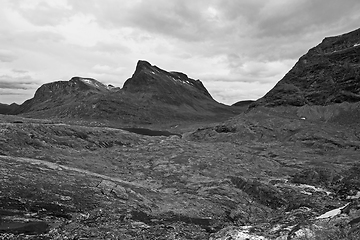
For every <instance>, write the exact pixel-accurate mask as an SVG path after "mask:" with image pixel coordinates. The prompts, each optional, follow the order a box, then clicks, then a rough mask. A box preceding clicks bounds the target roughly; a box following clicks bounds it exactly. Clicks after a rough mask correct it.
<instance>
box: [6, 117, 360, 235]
mask: <svg viewBox="0 0 360 240" xmlns="http://www.w3.org/2000/svg"><path fill="white" fill-rule="evenodd" d="M0 124H1V132H0V149H1V153H0V154H1V155H0V161H1V168H0V171H1V176H2V181H1V182H0V191H1V209H0V211H1V216H2V218H1V224H0V233H1V235H0V236H1V237H3V238H5V239H229V237H230V236H232V238H233V239H246V237H247V238H249V239H301V238H299V237H301V236H303V235H304V234H305V235H309V236H313V235H314V236H315V235H317V234H318V235H319V234H321V235H324V233H323V232H326V234H330V235H331V234H344V236H346V237H352V236H358V235H356V234H358V230H359V226H358V225H359V217H360V216H359V215H360V212H359V210H358V208H359V203H358V196H357V195H356V194H358V191H359V190H360V188H359V181H360V179H359V177H358V176H359V174H358V173H359V167H358V166H357V165H354V164H355V163H356V162H358V156H359V148H360V140H359V138H358V137H357V135H356V134H355V132H356V131H343V129H339V126H338V125H336V126H332V125H331V124H330V125H326V126H325V125H324V123H323V122H321V121H320V122H319V121H305V120H303V119H301V118H299V117H297V116H296V115H291V114H288V115H286V114H284V113H280V112H278V110H268V111H267V112H266V111H260V110H257V111H251V112H249V113H246V114H244V115H242V116H238V117H237V118H233V119H231V120H229V121H227V122H224V123H222V124H211V125H209V126H208V127H204V128H199V129H197V130H196V129H195V130H194V131H190V132H184V133H183V134H182V136H177V135H169V136H146V135H139V134H135V133H131V132H128V131H125V130H121V129H115V128H106V127H89V126H81V125H71V124H64V123H59V122H52V121H50V120H34V119H26V118H20V117H14V116H4V115H2V116H1V123H0ZM315 129H317V130H316V131H315ZM345 132H346V134H345ZM323 169H326V170H323ZM346 204H349V205H346ZM345 205H346V209H345V210H341V211H340V213H339V214H333V215H331V214H330V215H331V216H330V217H326V218H322V217H321V216H322V215H323V214H326V213H327V212H329V211H332V210H334V209H339V208H341V207H343V206H345ZM296 236H298V238H296ZM339 236H340V235H339ZM310 239H311V238H310ZM323 239H326V238H323ZM339 239H341V238H339ZM343 239H347V238H343ZM349 239H351V238H349ZM353 239H356V237H354V238H353Z"/></svg>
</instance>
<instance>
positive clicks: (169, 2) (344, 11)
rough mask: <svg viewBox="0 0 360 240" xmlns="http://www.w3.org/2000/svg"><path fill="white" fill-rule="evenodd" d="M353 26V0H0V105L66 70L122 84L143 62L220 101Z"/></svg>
mask: <svg viewBox="0 0 360 240" xmlns="http://www.w3.org/2000/svg"><path fill="white" fill-rule="evenodd" d="M357 28H360V1H359V0H341V1H340V0H0V102H2V103H12V102H17V103H22V102H23V101H24V100H26V99H29V98H31V97H32V96H33V94H34V92H35V90H36V89H37V88H38V87H39V86H41V84H43V83H47V82H52V81H57V80H69V79H70V78H71V77H72V76H82V77H91V78H95V79H97V80H99V81H101V82H103V83H105V84H112V85H115V86H119V87H122V85H123V83H124V81H125V80H126V79H127V78H129V77H131V75H132V73H133V71H134V69H135V66H136V63H137V61H138V60H139V59H143V60H147V61H149V62H150V63H151V64H153V65H157V66H158V67H160V68H163V69H165V70H168V71H170V70H174V71H181V72H184V73H186V74H188V75H189V77H191V78H194V79H200V80H202V82H203V83H204V85H205V87H206V88H207V89H208V90H209V92H210V93H211V94H212V95H213V97H214V98H215V99H216V100H217V101H219V102H223V103H226V104H232V103H234V102H236V101H239V100H245V99H257V98H259V97H261V96H263V95H264V94H265V93H266V92H267V91H269V90H270V89H271V88H272V87H273V86H274V84H275V83H276V82H277V81H279V80H280V79H281V78H282V77H283V76H284V74H285V73H286V72H288V71H289V70H290V69H291V67H292V66H293V65H294V64H295V62H296V61H297V60H298V58H299V57H300V56H302V55H303V54H305V53H306V52H307V51H308V50H309V48H311V47H314V46H315V45H317V44H318V43H320V42H321V41H322V39H323V38H324V37H325V36H333V35H338V34H342V33H346V32H349V31H352V30H355V29H357Z"/></svg>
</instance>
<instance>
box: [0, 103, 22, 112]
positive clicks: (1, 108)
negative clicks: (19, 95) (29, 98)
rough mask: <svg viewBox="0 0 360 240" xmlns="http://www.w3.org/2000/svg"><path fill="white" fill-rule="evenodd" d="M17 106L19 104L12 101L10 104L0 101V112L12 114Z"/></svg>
mask: <svg viewBox="0 0 360 240" xmlns="http://www.w3.org/2000/svg"><path fill="white" fill-rule="evenodd" d="M18 107H19V105H18V104H16V103H12V104H10V105H8V104H2V103H0V114H13V113H14V112H16V110H17V108H18Z"/></svg>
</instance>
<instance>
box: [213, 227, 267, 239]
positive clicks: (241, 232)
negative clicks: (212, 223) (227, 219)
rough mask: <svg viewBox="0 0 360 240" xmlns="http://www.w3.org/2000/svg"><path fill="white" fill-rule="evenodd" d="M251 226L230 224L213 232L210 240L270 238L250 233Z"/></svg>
mask: <svg viewBox="0 0 360 240" xmlns="http://www.w3.org/2000/svg"><path fill="white" fill-rule="evenodd" d="M249 229H251V227H249V226H248V227H246V226H244V227H234V226H230V227H227V228H224V229H222V230H220V231H219V232H217V233H215V234H213V235H212V236H211V237H210V239H209V240H230V239H231V240H268V238H265V237H263V236H259V235H256V234H252V233H250V230H249Z"/></svg>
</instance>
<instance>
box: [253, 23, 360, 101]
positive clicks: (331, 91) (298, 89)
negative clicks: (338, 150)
mask: <svg viewBox="0 0 360 240" xmlns="http://www.w3.org/2000/svg"><path fill="white" fill-rule="evenodd" d="M359 63H360V29H357V30H355V31H352V32H350V33H346V34H343V35H339V36H335V37H328V38H325V39H324V40H323V41H322V42H321V43H320V44H319V45H318V46H316V47H314V48H312V49H310V50H309V51H308V53H307V54H305V55H304V56H302V57H301V58H300V59H299V61H298V62H297V63H296V64H295V66H294V67H293V68H292V69H291V70H290V71H289V72H288V73H287V74H286V75H285V76H284V78H283V79H281V80H280V81H279V82H278V83H277V84H276V85H275V87H274V88H273V89H271V90H270V91H269V92H268V93H267V94H266V95H265V96H264V97H262V98H260V99H259V100H257V101H256V103H255V104H253V105H252V106H257V105H262V106H280V105H292V106H303V105H306V104H307V105H329V104H333V103H342V102H358V101H360V64H359Z"/></svg>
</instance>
